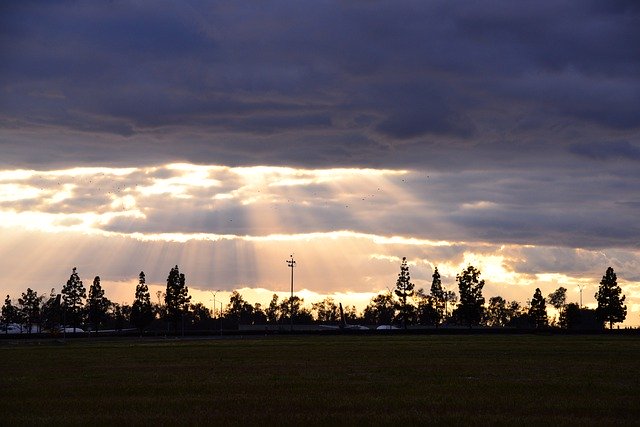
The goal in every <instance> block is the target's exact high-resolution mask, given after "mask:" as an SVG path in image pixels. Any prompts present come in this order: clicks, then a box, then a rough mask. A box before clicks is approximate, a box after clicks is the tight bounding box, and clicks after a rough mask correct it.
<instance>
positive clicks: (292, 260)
mask: <svg viewBox="0 0 640 427" xmlns="http://www.w3.org/2000/svg"><path fill="white" fill-rule="evenodd" d="M287 265H288V266H289V268H291V298H289V318H290V320H291V331H293V267H295V265H296V262H295V260H294V259H293V254H291V259H289V260H287Z"/></svg>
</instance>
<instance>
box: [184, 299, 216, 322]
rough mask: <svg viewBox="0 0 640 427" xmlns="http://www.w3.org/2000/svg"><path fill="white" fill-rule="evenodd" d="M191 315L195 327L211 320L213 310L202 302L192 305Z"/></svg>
mask: <svg viewBox="0 0 640 427" xmlns="http://www.w3.org/2000/svg"><path fill="white" fill-rule="evenodd" d="M189 315H190V318H191V321H192V322H193V324H194V325H198V324H201V323H202V322H207V321H208V320H211V310H209V309H208V308H207V307H206V306H205V305H204V304H203V303H201V302H198V303H195V304H191V310H190V312H189Z"/></svg>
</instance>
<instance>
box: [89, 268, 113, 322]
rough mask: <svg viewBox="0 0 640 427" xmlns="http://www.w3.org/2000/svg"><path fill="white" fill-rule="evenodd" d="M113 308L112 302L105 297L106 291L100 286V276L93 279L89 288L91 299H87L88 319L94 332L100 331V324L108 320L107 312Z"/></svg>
mask: <svg viewBox="0 0 640 427" xmlns="http://www.w3.org/2000/svg"><path fill="white" fill-rule="evenodd" d="M110 306H111V301H109V299H108V298H106V297H105V296H104V289H102V286H101V285H100V276H96V277H95V278H94V279H93V283H92V284H91V286H89V298H87V317H88V319H87V320H88V321H89V324H90V325H91V326H92V327H93V330H95V331H97V330H99V329H100V324H101V323H103V322H104V321H105V320H106V318H107V311H108V310H109V307H110Z"/></svg>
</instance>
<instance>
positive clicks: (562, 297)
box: [547, 286, 567, 314]
mask: <svg viewBox="0 0 640 427" xmlns="http://www.w3.org/2000/svg"><path fill="white" fill-rule="evenodd" d="M547 301H548V302H549V304H551V305H552V306H553V308H555V309H556V311H557V312H558V314H562V310H564V306H565V305H566V303H567V288H564V287H562V286H560V287H559V288H558V289H556V290H555V291H553V292H551V293H550V294H549V295H548V296H547Z"/></svg>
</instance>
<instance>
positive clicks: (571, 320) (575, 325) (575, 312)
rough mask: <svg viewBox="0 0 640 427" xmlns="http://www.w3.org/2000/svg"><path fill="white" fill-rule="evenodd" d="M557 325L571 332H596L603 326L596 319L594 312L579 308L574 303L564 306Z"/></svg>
mask: <svg viewBox="0 0 640 427" xmlns="http://www.w3.org/2000/svg"><path fill="white" fill-rule="evenodd" d="M558 323H559V324H560V327H561V328H565V329H573V330H598V329H602V326H603V324H602V322H601V321H599V320H598V319H597V317H596V311H595V310H592V309H589V308H581V307H580V306H579V305H578V304H575V303H569V304H567V305H565V307H564V309H563V310H562V312H561V313H560V320H559V322H558Z"/></svg>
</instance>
